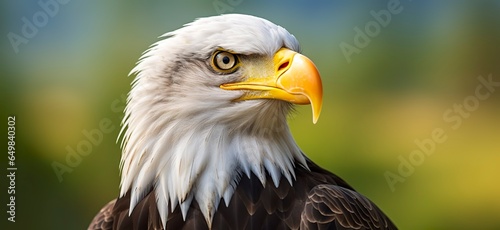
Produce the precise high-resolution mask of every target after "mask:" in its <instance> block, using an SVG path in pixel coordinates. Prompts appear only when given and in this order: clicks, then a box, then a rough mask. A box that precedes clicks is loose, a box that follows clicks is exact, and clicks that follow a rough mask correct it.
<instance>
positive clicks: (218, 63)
mask: <svg viewBox="0 0 500 230" xmlns="http://www.w3.org/2000/svg"><path fill="white" fill-rule="evenodd" d="M238 62H239V60H238V57H237V56H236V55H234V54H232V53H229V52H227V51H217V52H215V53H214V54H213V55H212V63H211V65H212V68H213V69H214V70H216V71H218V72H222V73H231V72H234V71H235V70H236V67H237V66H238Z"/></svg>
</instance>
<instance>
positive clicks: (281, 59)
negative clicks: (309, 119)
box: [220, 48, 323, 124]
mask: <svg viewBox="0 0 500 230" xmlns="http://www.w3.org/2000/svg"><path fill="white" fill-rule="evenodd" d="M273 68H274V69H273V70H272V71H271V73H272V74H270V75H271V76H249V77H248V78H246V79H245V80H244V81H241V82H234V83H227V84H222V85H221V86H220V88H222V89H225V90H248V92H247V93H245V94H244V95H243V96H242V97H240V98H239V99H238V100H252V99H278V100H283V101H288V102H291V103H294V104H300V105H305V104H309V103H310V104H311V107H312V114H313V123H314V124H316V122H317V121H318V118H319V114H320V113H321V105H322V103H323V87H322V85H321V78H320V75H319V72H318V69H316V66H315V65H314V63H313V62H312V61H311V60H310V59H309V58H307V57H306V56H304V55H302V54H299V53H297V52H294V51H292V50H289V49H286V48H281V49H280V50H278V52H276V54H275V55H274V57H273ZM264 72H266V71H264Z"/></svg>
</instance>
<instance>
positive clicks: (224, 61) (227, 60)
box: [222, 56, 230, 64]
mask: <svg viewBox="0 0 500 230" xmlns="http://www.w3.org/2000/svg"><path fill="white" fill-rule="evenodd" d="M229 61H230V60H229V57H227V56H225V57H223V58H222V62H223V63H224V64H228V63H229Z"/></svg>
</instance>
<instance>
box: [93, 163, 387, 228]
mask: <svg viewBox="0 0 500 230" xmlns="http://www.w3.org/2000/svg"><path fill="white" fill-rule="evenodd" d="M308 166H309V168H310V171H308V170H306V169H304V168H302V167H300V166H299V167H297V168H296V171H295V173H296V180H295V181H294V184H293V186H290V184H289V183H288V182H287V181H286V179H284V178H282V179H281V181H280V184H279V186H278V188H276V187H275V186H274V185H273V183H272V180H271V178H270V177H268V178H267V183H266V186H265V187H264V186H262V184H261V182H260V181H259V179H258V178H257V177H255V176H252V177H251V178H248V177H246V176H243V177H242V178H241V180H240V182H239V183H238V186H237V188H236V190H235V193H234V195H233V196H232V198H231V201H230V203H229V206H228V207H226V205H225V203H224V202H221V203H220V204H219V207H218V209H217V212H216V213H215V216H214V219H213V224H212V229H273V230H277V229H396V227H395V225H394V224H393V223H392V222H391V221H390V220H389V219H388V217H387V216H386V215H385V214H384V213H383V212H382V211H381V210H380V209H379V208H378V207H377V206H376V205H375V204H374V203H372V202H371V201H369V200H368V199H367V198H365V197H364V196H363V195H361V194H359V193H357V192H356V191H355V190H354V189H353V188H352V187H351V186H349V185H348V184H347V183H346V182H345V181H344V180H342V179H341V178H339V177H338V176H336V175H334V174H332V173H330V172H328V171H326V170H324V169H322V168H320V167H319V166H317V165H316V164H314V163H313V162H311V161H308ZM198 189H203V188H198ZM129 204H130V194H129V193H127V195H126V196H124V197H122V198H119V199H117V200H114V201H112V202H110V203H108V204H107V205H106V206H105V207H104V208H103V209H102V210H101V211H100V212H99V213H98V214H97V216H96V217H95V218H94V220H93V221H92V223H91V224H90V226H89V229H163V226H162V223H161V219H160V216H159V213H158V210H157V206H156V198H155V195H154V191H151V192H150V193H149V194H148V195H147V196H146V197H145V198H144V199H143V200H142V201H140V203H139V204H138V205H137V206H136V207H135V208H134V210H133V211H132V214H131V215H130V216H129V215H128V213H129ZM167 229H186V230H187V229H209V227H208V226H207V223H206V221H205V218H204V217H203V214H202V213H201V211H200V209H199V207H198V204H197V203H196V201H193V203H192V204H191V207H190V209H189V212H188V214H187V217H186V220H185V221H184V220H183V218H182V214H181V211H180V208H179V206H177V207H176V209H175V210H174V211H173V212H172V213H169V215H168V221H167Z"/></svg>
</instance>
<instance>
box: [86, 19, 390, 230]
mask: <svg viewBox="0 0 500 230" xmlns="http://www.w3.org/2000/svg"><path fill="white" fill-rule="evenodd" d="M162 37H163V38H164V39H163V40H161V41H159V42H157V43H155V44H153V45H152V46H151V47H150V48H149V49H148V50H147V51H146V52H145V53H144V54H143V55H142V57H141V59H140V60H139V62H138V63H137V65H136V67H135V68H134V69H133V70H132V71H131V74H132V75H136V78H135V79H134V81H133V83H132V89H131V91H130V94H129V96H128V101H127V106H126V109H125V118H124V120H123V129H122V132H121V135H123V136H122V149H123V154H122V159H121V163H120V168H121V183H120V187H121V190H120V195H119V197H118V198H117V199H115V200H113V201H111V202H109V203H108V204H107V205H105V206H104V208H102V210H101V211H100V212H99V213H98V214H97V216H96V217H94V219H93V221H92V222H91V224H90V226H89V229H396V227H395V226H394V224H393V223H392V222H391V221H390V220H389V218H388V217H387V216H386V215H385V214H384V213H383V212H382V211H381V210H380V209H379V208H378V207H377V206H376V205H375V204H374V203H372V202H371V201H370V200H368V199H367V198H366V197H364V196H363V195H361V194H359V193H358V192H356V191H355V190H354V189H353V188H352V187H351V186H349V185H348V184H347V183H346V182H345V181H344V180H342V179H341V178H339V177H338V176H336V175H334V174H332V173H330V172H328V171H326V170H324V169H322V168H320V167H319V166H318V165H316V164H315V163H313V162H312V161H311V160H310V159H309V158H307V156H306V155H304V153H303V152H302V151H301V150H300V148H299V147H298V145H297V143H296V142H295V141H294V139H293V137H292V134H291V132H290V129H289V127H288V125H287V121H286V119H287V114H289V112H290V111H291V109H292V107H293V104H311V107H312V114H313V122H314V123H316V121H317V119H318V117H319V114H320V111H321V105H322V94H323V92H322V85H321V79H320V76H319V72H318V70H317V69H316V67H315V65H314V64H313V62H312V61H311V60H310V59H308V58H307V57H305V56H304V55H302V54H300V53H299V52H300V49H299V43H298V41H297V39H296V38H295V37H294V36H293V35H292V34H290V33H289V32H288V31H287V30H285V29H284V28H282V27H280V26H277V25H275V24H273V23H271V22H269V21H267V20H264V19H262V18H258V17H254V16H249V15H240V14H229V15H221V16H213V17H207V18H200V19H197V20H195V21H194V22H192V23H189V24H186V25H185V26H184V27H182V28H180V29H178V30H175V31H173V32H170V33H166V34H165V35H163V36H162Z"/></svg>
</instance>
